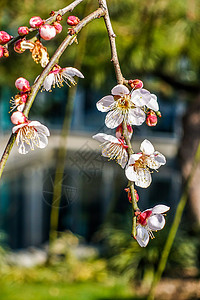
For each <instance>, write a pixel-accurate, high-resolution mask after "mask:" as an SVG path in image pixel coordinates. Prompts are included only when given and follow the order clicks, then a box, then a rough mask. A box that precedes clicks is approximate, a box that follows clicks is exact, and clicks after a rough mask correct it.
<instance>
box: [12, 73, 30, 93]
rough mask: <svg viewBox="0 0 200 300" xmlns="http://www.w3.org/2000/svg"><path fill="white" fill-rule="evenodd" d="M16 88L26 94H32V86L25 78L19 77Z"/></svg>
mask: <svg viewBox="0 0 200 300" xmlns="http://www.w3.org/2000/svg"><path fill="white" fill-rule="evenodd" d="M15 86H16V88H17V89H18V90H19V91H20V92H24V93H25V92H30V90H31V87H30V84H29V82H28V80H27V79H25V78H23V77H19V78H18V79H17V80H16V81H15Z"/></svg>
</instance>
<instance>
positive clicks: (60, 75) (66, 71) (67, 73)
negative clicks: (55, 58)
mask: <svg viewBox="0 0 200 300" xmlns="http://www.w3.org/2000/svg"><path fill="white" fill-rule="evenodd" d="M74 76H77V77H80V78H84V76H83V74H82V73H81V72H80V71H79V70H77V69H76V68H72V67H67V68H61V67H60V66H59V65H57V64H56V65H55V66H54V67H53V69H52V70H51V71H50V73H49V75H47V77H46V78H45V80H44V82H43V84H42V87H43V90H46V91H51V88H52V87H54V88H55V86H56V85H57V87H62V86H63V82H65V83H66V84H67V85H68V86H69V87H70V84H69V82H70V83H71V84H73V85H75V84H76V81H75V80H74V78H73V77H74Z"/></svg>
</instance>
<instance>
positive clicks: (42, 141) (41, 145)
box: [37, 133, 48, 149]
mask: <svg viewBox="0 0 200 300" xmlns="http://www.w3.org/2000/svg"><path fill="white" fill-rule="evenodd" d="M38 137H39V145H37V146H38V147H39V148H41V149H43V148H45V147H46V146H47V145H48V138H47V137H46V135H44V134H42V133H38Z"/></svg>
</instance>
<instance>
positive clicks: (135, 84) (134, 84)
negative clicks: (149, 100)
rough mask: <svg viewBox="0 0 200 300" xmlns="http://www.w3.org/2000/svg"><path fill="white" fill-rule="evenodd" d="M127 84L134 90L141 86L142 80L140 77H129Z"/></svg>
mask: <svg viewBox="0 0 200 300" xmlns="http://www.w3.org/2000/svg"><path fill="white" fill-rule="evenodd" d="M128 84H129V85H130V87H131V88H132V89H134V90H136V89H141V88H143V82H142V80H140V79H134V80H132V79H130V80H129V81H128Z"/></svg>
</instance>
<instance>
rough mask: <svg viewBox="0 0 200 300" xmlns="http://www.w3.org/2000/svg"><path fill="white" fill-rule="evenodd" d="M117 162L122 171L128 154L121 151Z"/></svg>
mask: <svg viewBox="0 0 200 300" xmlns="http://www.w3.org/2000/svg"><path fill="white" fill-rule="evenodd" d="M117 162H118V164H119V165H120V166H121V167H122V168H123V169H124V168H125V166H126V164H127V162H128V153H127V151H126V150H125V149H124V151H123V155H122V157H121V158H120V159H118V160H117Z"/></svg>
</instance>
